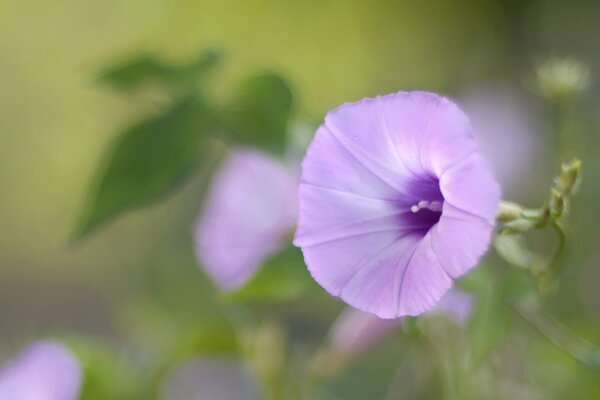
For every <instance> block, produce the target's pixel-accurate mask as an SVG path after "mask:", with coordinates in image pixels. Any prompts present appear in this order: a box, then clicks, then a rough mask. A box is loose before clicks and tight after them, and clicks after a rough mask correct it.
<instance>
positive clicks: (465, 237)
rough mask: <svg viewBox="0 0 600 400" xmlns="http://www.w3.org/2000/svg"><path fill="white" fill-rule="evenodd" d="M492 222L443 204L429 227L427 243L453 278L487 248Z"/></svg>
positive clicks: (463, 271) (461, 272)
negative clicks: (436, 219)
mask: <svg viewBox="0 0 600 400" xmlns="http://www.w3.org/2000/svg"><path fill="white" fill-rule="evenodd" d="M493 228H494V226H493V225H492V224H491V223H490V222H488V221H487V220H485V219H483V218H480V217H477V216H474V215H472V214H468V213H465V212H463V211H461V210H460V209H458V208H456V207H453V206H452V205H450V204H445V205H444V213H443V214H442V217H441V218H440V221H439V222H438V223H437V224H436V225H435V226H434V227H433V228H431V244H432V247H433V251H434V252H435V254H436V256H437V257H438V260H439V261H440V263H441V264H442V266H443V267H444V270H445V271H446V272H447V273H448V275H450V276H451V277H452V278H454V279H456V278H458V277H459V276H461V275H464V274H465V273H466V272H468V271H469V270H470V269H471V268H472V267H473V266H474V265H476V264H477V262H478V261H479V259H480V258H481V256H482V255H483V254H484V253H485V251H486V250H487V249H488V247H489V244H490V240H491V237H492V231H493Z"/></svg>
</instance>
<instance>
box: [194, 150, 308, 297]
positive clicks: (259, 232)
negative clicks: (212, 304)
mask: <svg viewBox="0 0 600 400" xmlns="http://www.w3.org/2000/svg"><path fill="white" fill-rule="evenodd" d="M296 182H297V179H296V178H295V177H294V176H293V174H292V173H291V172H290V171H288V170H287V169H286V168H285V166H284V165H282V164H281V163H280V162H278V161H276V160H275V159H273V158H270V157H269V156H267V155H264V154H262V153H258V152H254V151H248V150H244V151H239V150H238V151H234V152H232V153H231V155H230V156H229V158H228V160H226V161H225V163H224V165H223V166H222V168H221V170H220V171H219V172H218V173H217V175H216V176H215V178H214V182H213V185H212V187H211V189H210V191H209V194H208V197H207V199H206V205H205V207H204V211H203V213H202V216H201V218H200V219H199V221H198V224H197V227H196V253H197V255H198V258H199V260H200V262H201V264H202V266H203V267H204V269H205V271H206V272H207V273H208V275H209V276H210V277H211V278H212V279H213V280H214V281H215V282H216V283H217V284H218V285H219V286H220V287H221V288H222V289H224V290H228V289H234V288H237V287H239V286H241V285H243V284H244V283H245V282H247V281H248V280H249V279H250V278H251V277H252V276H253V275H254V273H255V272H256V270H257V269H258V268H259V267H260V265H261V264H262V263H263V262H264V261H265V259H266V258H268V257H269V256H270V255H272V254H273V253H274V252H276V251H277V250H278V249H279V248H280V247H281V246H282V245H283V244H284V242H285V241H284V234H285V232H286V231H288V230H291V229H292V227H293V226H294V222H295V216H296V213H297V211H296V207H297V206H296V204H297V203H296V201H297V200H296V190H297V189H296Z"/></svg>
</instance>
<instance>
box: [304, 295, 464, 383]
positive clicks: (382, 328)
mask: <svg viewBox="0 0 600 400" xmlns="http://www.w3.org/2000/svg"><path fill="white" fill-rule="evenodd" d="M472 304H473V298H472V297H471V295H469V294H467V293H464V292H462V291H459V290H449V291H448V292H447V293H446V294H445V295H444V297H442V299H441V300H440V302H439V303H438V304H437V306H436V307H435V308H434V309H433V310H431V311H430V312H429V313H430V314H443V315H445V316H447V317H449V318H450V319H451V320H453V321H454V322H456V323H457V324H459V325H462V324H463V323H464V322H465V320H466V319H467V318H468V316H469V314H470V312H471V307H472ZM402 321H403V318H398V319H380V318H378V317H376V316H375V315H373V314H369V313H366V312H363V311H359V310H357V309H354V308H347V309H346V310H344V311H343V312H342V313H341V314H340V316H339V317H338V318H337V319H336V321H335V322H334V324H333V326H332V327H331V330H330V331H329V340H328V343H327V346H326V347H325V349H323V350H322V351H321V352H320V353H319V357H318V358H317V364H316V365H315V368H316V369H317V373H319V374H322V375H332V374H335V373H336V372H337V371H339V369H340V368H342V367H343V366H344V365H346V364H347V363H348V362H350V361H351V360H353V359H355V358H357V357H360V356H361V355H362V354H364V353H365V352H366V351H368V350H369V349H370V348H371V347H373V346H374V345H376V344H377V343H379V342H381V341H382V340H384V339H385V338H387V337H388V336H389V335H390V334H392V333H393V332H394V331H396V330H397V329H398V328H399V327H400V326H401V324H402Z"/></svg>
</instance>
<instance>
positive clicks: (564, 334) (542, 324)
mask: <svg viewBox="0 0 600 400" xmlns="http://www.w3.org/2000/svg"><path fill="white" fill-rule="evenodd" d="M512 309H513V311H514V312H515V313H516V314H517V315H518V316H519V317H521V318H522V319H523V320H524V321H525V322H527V323H528V324H529V325H530V326H531V327H532V328H533V329H534V330H535V331H537V332H538V333H539V334H540V335H541V336H542V337H544V338H545V339H546V340H548V342H550V343H551V344H553V345H554V346H556V347H557V348H558V349H559V350H561V351H563V352H564V353H566V354H567V355H569V356H570V357H572V358H573V359H575V360H576V361H579V362H580V363H582V364H584V365H586V366H588V367H591V368H600V348H599V347H597V346H595V345H594V344H592V343H590V342H588V341H586V340H584V339H583V338H581V337H579V336H577V335H576V334H574V333H573V332H571V331H570V330H569V329H567V328H566V327H565V326H564V325H562V324H561V323H560V322H558V321H557V320H556V319H554V318H552V317H546V316H544V315H542V314H541V313H540V312H539V311H538V310H535V309H532V308H531V307H524V306H513V307H512Z"/></svg>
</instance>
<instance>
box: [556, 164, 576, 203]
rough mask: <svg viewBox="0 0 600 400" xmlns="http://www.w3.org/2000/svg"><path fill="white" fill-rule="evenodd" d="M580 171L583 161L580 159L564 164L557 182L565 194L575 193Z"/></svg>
mask: <svg viewBox="0 0 600 400" xmlns="http://www.w3.org/2000/svg"><path fill="white" fill-rule="evenodd" d="M580 171H581V161H580V160H578V159H574V160H572V161H571V162H569V163H565V164H563V165H562V166H561V171H560V176H559V178H558V182H557V186H558V189H559V190H560V191H561V192H562V193H564V194H565V195H569V194H571V193H573V191H575V190H576V189H577V185H578V183H579V177H580Z"/></svg>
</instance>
